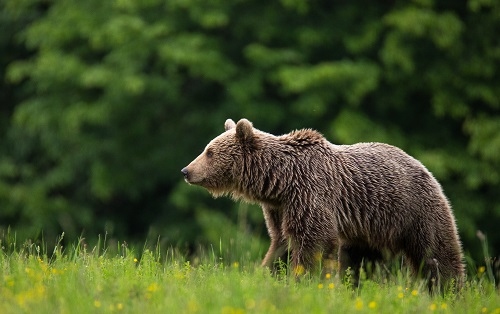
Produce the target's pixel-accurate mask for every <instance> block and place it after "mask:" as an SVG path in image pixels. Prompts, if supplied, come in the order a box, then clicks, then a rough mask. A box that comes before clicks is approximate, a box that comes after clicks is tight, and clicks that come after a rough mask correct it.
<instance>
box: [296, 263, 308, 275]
mask: <svg viewBox="0 0 500 314" xmlns="http://www.w3.org/2000/svg"><path fill="white" fill-rule="evenodd" d="M305 271H306V270H305V268H304V266H303V265H297V266H296V267H295V269H294V270H293V272H294V274H295V276H300V275H303V274H304V272H305Z"/></svg>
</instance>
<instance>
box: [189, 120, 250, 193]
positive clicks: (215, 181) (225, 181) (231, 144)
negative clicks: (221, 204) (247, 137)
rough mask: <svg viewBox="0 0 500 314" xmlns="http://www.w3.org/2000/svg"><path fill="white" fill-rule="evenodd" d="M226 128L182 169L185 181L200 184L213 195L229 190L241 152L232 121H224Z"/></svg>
mask: <svg viewBox="0 0 500 314" xmlns="http://www.w3.org/2000/svg"><path fill="white" fill-rule="evenodd" d="M228 127H229V128H228ZM226 128H228V130H227V131H225V132H224V133H222V134H221V135H219V136H217V137H216V138H214V139H213V140H212V141H210V143H208V145H207V146H206V147H205V149H204V151H203V152H202V153H201V154H200V155H199V156H198V157H196V159H194V160H193V161H192V162H191V163H190V164H189V165H187V166H186V167H185V168H184V169H182V173H183V174H184V179H185V180H186V182H188V183H189V184H195V185H199V186H202V187H204V188H206V189H207V190H208V191H209V192H210V193H212V194H213V195H214V196H219V195H222V194H225V193H227V192H229V190H231V188H232V186H233V185H234V182H233V181H234V169H236V168H237V167H238V165H237V164H238V163H239V160H238V156H239V155H240V154H241V149H240V147H239V143H238V141H237V140H236V132H235V128H234V122H233V124H231V123H229V125H228V123H226Z"/></svg>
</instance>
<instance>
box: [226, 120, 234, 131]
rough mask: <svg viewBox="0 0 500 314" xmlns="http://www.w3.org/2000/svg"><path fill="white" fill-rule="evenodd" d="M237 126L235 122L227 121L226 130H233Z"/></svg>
mask: <svg viewBox="0 0 500 314" xmlns="http://www.w3.org/2000/svg"><path fill="white" fill-rule="evenodd" d="M235 126H236V123H234V121H233V120H231V119H227V120H226V122H225V123H224V130H226V131H227V130H231V129H233V128H234V127H235Z"/></svg>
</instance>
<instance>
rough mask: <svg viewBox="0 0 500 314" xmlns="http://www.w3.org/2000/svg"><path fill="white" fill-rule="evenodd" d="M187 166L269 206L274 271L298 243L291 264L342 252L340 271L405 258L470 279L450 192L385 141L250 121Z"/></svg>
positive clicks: (203, 179)
mask: <svg viewBox="0 0 500 314" xmlns="http://www.w3.org/2000/svg"><path fill="white" fill-rule="evenodd" d="M225 129H226V131H225V132H224V133H222V134H221V135H219V136H218V137H216V138H215V139H213V140H212V141H211V142H210V143H209V144H208V145H207V147H206V148H205V150H204V152H203V153H202V154H201V155H200V156H198V157H197V158H196V159H195V160H194V161H193V162H191V163H190V164H189V165H188V166H187V167H185V168H184V169H182V172H183V174H184V176H185V180H186V181H187V182H188V183H191V184H196V185H200V186H202V187H204V188H206V189H207V190H208V191H209V192H210V193H212V194H213V195H214V196H216V197H217V196H221V195H230V196H232V197H233V198H234V199H243V200H245V201H249V202H253V203H258V204H260V205H261V206H262V209H263V212H264V217H265V220H266V225H267V229H268V232H269V235H270V237H271V245H270V247H269V250H268V252H267V254H266V256H265V258H264V260H263V262H262V265H263V266H268V267H272V265H273V263H274V261H275V260H276V259H277V258H279V257H281V256H282V255H283V253H284V252H286V251H287V247H288V245H289V244H290V246H291V262H292V267H294V269H296V268H297V267H300V266H303V267H304V268H305V269H311V267H313V265H314V263H315V257H317V256H318V252H322V253H323V254H325V253H326V254H329V253H331V252H333V251H334V250H336V251H337V253H338V260H339V264H340V265H339V266H340V270H341V271H345V270H346V269H347V268H348V267H351V268H352V269H357V268H359V266H360V265H361V264H362V261H363V259H364V258H375V259H376V258H379V257H381V256H382V255H383V254H382V253H384V254H385V252H389V253H392V254H397V253H403V254H404V256H405V258H406V260H407V261H408V262H409V264H410V265H411V267H412V269H413V270H414V272H415V273H421V274H423V275H424V276H430V277H431V278H433V279H434V280H440V281H441V283H444V282H448V281H449V280H450V279H452V278H454V279H456V280H457V281H458V282H459V283H460V282H462V280H463V276H464V266H463V264H462V259H463V256H462V249H461V244H460V241H459V238H458V234H457V228H456V226H455V220H454V216H453V213H452V211H451V208H450V205H449V203H448V201H447V199H446V197H445V195H444V194H443V191H442V189H441V186H440V185H439V183H438V182H437V181H436V179H434V177H433V176H432V174H431V173H430V172H429V171H428V170H427V169H426V168H425V167H424V166H423V165H422V164H421V163H420V162H419V161H417V160H416V159H414V158H412V157H411V156H409V155H408V154H406V153H404V152H403V151H402V150H400V149H399V148H396V147H393V146H390V145H387V144H381V143H359V144H355V145H334V144H331V143H330V142H328V141H327V140H326V139H325V138H324V137H323V136H322V135H321V134H320V133H318V132H316V131H314V130H310V129H303V130H298V131H293V132H291V133H289V134H285V135H282V136H274V135H271V134H268V133H265V132H262V131H259V130H257V129H255V128H253V126H252V124H251V123H250V122H249V121H248V120H246V119H242V120H240V121H239V122H238V123H237V124H235V123H234V122H233V121H232V120H229V119H228V120H227V121H226V123H225Z"/></svg>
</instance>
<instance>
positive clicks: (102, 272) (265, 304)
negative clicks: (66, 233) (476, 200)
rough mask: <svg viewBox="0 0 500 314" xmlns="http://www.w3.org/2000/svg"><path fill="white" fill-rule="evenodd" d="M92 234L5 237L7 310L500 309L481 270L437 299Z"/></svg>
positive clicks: (392, 279)
mask: <svg viewBox="0 0 500 314" xmlns="http://www.w3.org/2000/svg"><path fill="white" fill-rule="evenodd" d="M106 242H107V241H106V240H105V239H100V240H99V241H97V243H96V244H95V245H93V246H89V245H88V244H85V241H84V239H81V240H80V241H78V242H76V243H74V244H73V245H71V246H70V247H66V248H63V247H62V246H61V242H60V241H59V242H57V243H56V245H55V246H54V249H53V250H51V251H50V252H48V250H47V249H46V248H44V247H43V245H42V246H40V245H38V244H36V243H32V242H30V241H27V242H23V243H22V244H18V243H16V239H15V238H9V237H7V238H3V239H2V242H1V247H2V248H1V253H0V313H352V312H359V313H431V312H435V313H498V314H500V295H499V292H498V291H497V290H496V289H495V287H494V285H493V284H492V283H491V282H490V280H489V279H488V276H487V274H486V273H487V272H486V271H485V269H484V267H483V268H478V269H477V271H476V272H475V274H474V275H472V276H469V278H468V280H467V283H466V285H465V287H464V288H463V290H461V292H459V293H458V294H454V293H451V292H445V293H443V294H439V295H434V296H431V295H429V294H428V293H427V291H426V288H425V287H426V286H425V285H424V284H423V283H422V282H420V281H418V280H414V279H413V278H411V276H410V275H409V274H408V273H407V272H405V271H404V270H394V271H393V272H391V274H389V275H385V276H375V278H373V279H363V280H361V283H360V285H359V286H356V287H352V286H351V285H349V284H348V283H347V284H346V283H342V282H341V280H339V279H337V278H335V274H334V273H332V274H327V275H326V277H325V276H323V277H321V276H319V275H316V274H311V275H309V276H305V277H304V278H302V279H301V280H300V281H296V280H294V279H291V278H290V276H288V275H287V273H286V270H285V269H284V270H283V271H282V272H278V274H277V275H271V274H270V273H269V272H268V271H267V270H265V269H262V268H260V267H259V266H258V264H259V262H258V261H254V260H252V259H248V258H239V257H238V256H234V255H231V254H229V255H227V254H226V255H225V253H224V252H227V250H226V249H225V248H224V243H223V242H222V241H221V242H220V243H217V244H215V245H214V246H213V247H209V248H206V250H205V251H204V252H205V253H204V254H202V255H200V256H197V257H196V258H190V259H188V258H186V256H183V255H182V254H179V253H178V252H177V251H176V250H175V249H173V248H170V249H167V250H165V251H162V250H161V249H160V248H159V246H156V245H153V246H152V247H149V246H148V245H145V246H144V247H143V248H141V249H140V250H138V251H136V250H134V249H132V248H129V247H128V246H127V245H126V244H125V243H116V245H114V246H113V247H109V246H107V244H106Z"/></svg>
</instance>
